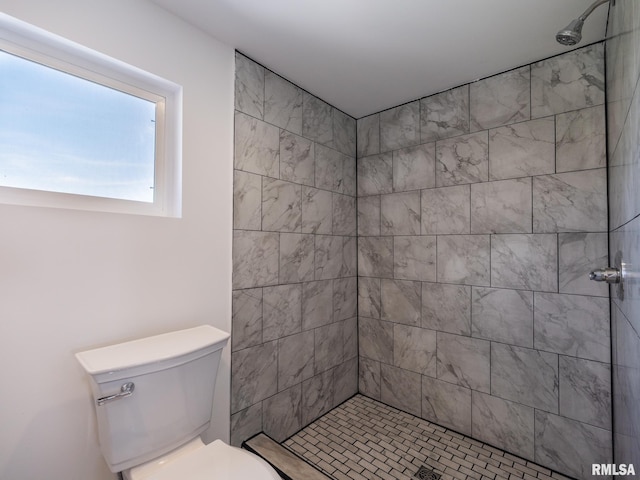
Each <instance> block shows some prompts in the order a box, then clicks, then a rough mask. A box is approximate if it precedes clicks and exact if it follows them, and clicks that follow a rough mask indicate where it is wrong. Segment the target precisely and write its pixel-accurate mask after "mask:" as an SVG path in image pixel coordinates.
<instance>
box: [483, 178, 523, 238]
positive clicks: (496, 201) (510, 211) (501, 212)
mask: <svg viewBox="0 0 640 480" xmlns="http://www.w3.org/2000/svg"><path fill="white" fill-rule="evenodd" d="M531 214H532V201H531V179H530V178H516V179H514V180H500V181H497V182H486V183H476V184H473V185H471V233H531Z"/></svg>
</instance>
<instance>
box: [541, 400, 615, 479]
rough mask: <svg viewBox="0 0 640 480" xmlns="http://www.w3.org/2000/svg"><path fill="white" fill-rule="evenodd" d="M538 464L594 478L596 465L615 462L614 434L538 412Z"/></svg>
mask: <svg viewBox="0 0 640 480" xmlns="http://www.w3.org/2000/svg"><path fill="white" fill-rule="evenodd" d="M535 428H536V436H535V461H536V462H537V463H540V464H542V465H547V466H549V468H553V469H554V470H557V471H560V472H564V473H565V474H567V475H571V476H573V477H575V478H585V479H589V478H593V479H596V478H602V477H598V476H592V475H591V465H592V464H594V463H597V464H602V463H611V462H612V461H613V458H612V451H611V432H610V431H608V430H605V429H602V428H598V427H593V426H591V425H586V424H584V423H580V422H576V421H575V420H570V419H568V418H564V417H560V416H558V415H552V414H551V413H547V412H543V411H541V410H536V413H535Z"/></svg>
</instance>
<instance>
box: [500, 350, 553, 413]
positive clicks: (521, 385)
mask: <svg viewBox="0 0 640 480" xmlns="http://www.w3.org/2000/svg"><path fill="white" fill-rule="evenodd" d="M491 394H492V395H495V396H498V397H502V398H504V399H506V400H512V401H514V402H518V403H521V404H523V405H529V406H530V407H534V408H537V409H541V410H544V411H547V412H552V413H558V356H557V355H555V354H553V353H547V352H541V351H538V350H531V349H528V348H521V347H515V346H512V345H504V344H500V343H493V342H492V343H491Z"/></svg>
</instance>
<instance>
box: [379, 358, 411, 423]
mask: <svg viewBox="0 0 640 480" xmlns="http://www.w3.org/2000/svg"><path fill="white" fill-rule="evenodd" d="M420 388H421V387H420V374H419V373H414V372H409V371H408V370H403V369H402V368H396V367H393V366H391V365H385V364H384V363H383V364H381V365H380V401H382V402H384V403H386V404H388V405H391V406H392V407H396V408H399V409H400V410H402V411H404V412H409V413H411V414H412V415H416V416H419V415H420V411H421V395H420Z"/></svg>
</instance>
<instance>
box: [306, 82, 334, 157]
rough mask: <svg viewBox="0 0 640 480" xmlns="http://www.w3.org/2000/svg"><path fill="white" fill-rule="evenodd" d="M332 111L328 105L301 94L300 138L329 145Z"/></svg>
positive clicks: (331, 139) (330, 141) (331, 134)
mask: <svg viewBox="0 0 640 480" xmlns="http://www.w3.org/2000/svg"><path fill="white" fill-rule="evenodd" d="M332 110H333V109H332V108H331V105H329V104H328V103H325V102H323V101H322V100H320V99H319V98H318V97H314V96H313V95H311V94H309V93H307V92H302V136H304V137H305V138H309V139H311V140H313V141H315V142H318V143H321V144H323V145H330V144H331V143H332V142H333V113H332Z"/></svg>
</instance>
